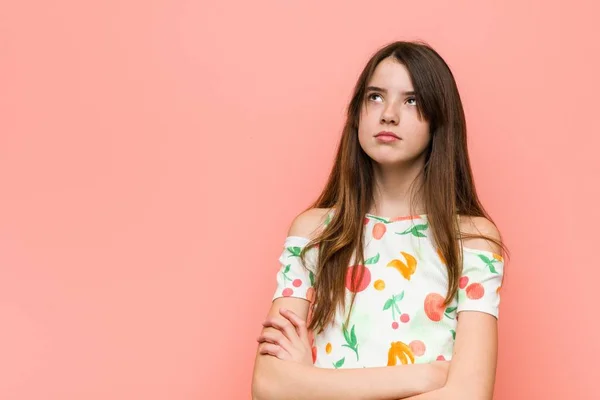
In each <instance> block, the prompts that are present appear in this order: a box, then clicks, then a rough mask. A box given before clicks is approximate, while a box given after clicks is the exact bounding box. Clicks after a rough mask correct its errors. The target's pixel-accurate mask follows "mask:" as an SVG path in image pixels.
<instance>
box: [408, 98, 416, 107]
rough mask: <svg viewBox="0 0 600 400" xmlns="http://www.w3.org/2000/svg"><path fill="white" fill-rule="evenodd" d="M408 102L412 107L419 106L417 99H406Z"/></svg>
mask: <svg viewBox="0 0 600 400" xmlns="http://www.w3.org/2000/svg"><path fill="white" fill-rule="evenodd" d="M406 101H407V102H408V104H410V105H411V106H416V105H417V99H416V98H414V97H409V98H408V99H406Z"/></svg>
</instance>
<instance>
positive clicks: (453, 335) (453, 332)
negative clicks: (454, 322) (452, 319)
mask: <svg viewBox="0 0 600 400" xmlns="http://www.w3.org/2000/svg"><path fill="white" fill-rule="evenodd" d="M450 333H452V340H456V332H455V331H453V330H450Z"/></svg>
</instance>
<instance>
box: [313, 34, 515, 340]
mask: <svg viewBox="0 0 600 400" xmlns="http://www.w3.org/2000/svg"><path fill="white" fill-rule="evenodd" d="M388 57H393V58H394V59H395V60H396V61H398V62H399V63H401V64H403V65H404V66H405V67H406V68H407V70H408V71H409V74H410V76H411V78H412V83H413V86H414V90H415V92H416V93H415V94H416V99H417V106H418V109H419V112H420V113H421V115H422V116H423V117H424V118H425V119H426V120H427V121H428V122H429V126H430V131H431V142H430V145H429V148H428V149H427V150H426V152H427V153H426V162H425V167H424V169H423V171H421V174H422V178H423V180H422V181H423V185H422V186H421V187H418V188H416V191H415V192H414V193H415V195H416V194H417V193H419V194H421V195H422V199H423V205H424V207H425V210H426V213H427V218H428V221H429V225H430V229H431V231H432V233H433V240H434V242H435V245H436V247H437V249H438V250H439V251H440V252H441V255H442V256H443V258H444V259H445V262H446V265H447V268H448V279H449V286H448V293H447V295H446V304H448V303H450V302H451V301H452V299H453V297H454V296H455V295H456V293H457V291H458V281H459V279H460V275H461V272H462V251H461V247H460V246H459V240H460V239H461V238H466V237H483V236H479V235H466V234H461V232H460V230H459V226H458V220H457V218H456V217H457V215H466V216H473V217H485V218H487V219H488V220H490V221H491V218H490V217H489V215H488V214H487V213H486V211H485V210H484V208H483V206H482V204H481V202H480V201H479V198H478V196H477V193H476V191H475V185H474V182H473V174H472V171H471V167H470V163H469V155H468V151H467V136H466V122H465V115H464V111H463V106H462V102H461V99H460V95H459V92H458V89H457V86H456V82H455V80H454V76H453V75H452V72H451V71H450V68H449V67H448V65H447V64H446V62H445V61H444V60H443V59H442V58H441V57H440V55H439V54H438V53H437V52H436V51H435V50H433V49H432V48H431V47H430V46H429V45H427V44H425V43H422V42H394V43H391V44H388V45H387V46H385V47H383V48H381V49H379V50H378V51H377V52H376V53H375V54H373V55H372V57H371V58H370V60H369V61H368V62H367V64H366V66H365V67H364V69H363V71H362V73H361V74H360V77H359V78H358V82H357V83H356V85H355V88H354V93H353V95H352V99H351V101H350V104H349V106H348V109H347V118H346V122H345V125H344V128H343V133H342V138H341V141H340V143H339V146H338V149H337V155H336V158H335V163H334V165H333V168H332V171H331V173H330V175H329V179H328V181H327V184H326V185H325V188H324V189H323V192H322V193H321V194H320V196H319V197H318V198H317V200H316V201H315V202H314V203H313V204H312V205H311V206H310V208H331V209H333V210H334V213H333V216H332V218H331V221H329V223H328V224H327V225H326V226H325V227H324V229H323V231H322V232H321V233H320V234H319V235H318V236H316V237H315V238H314V239H313V240H311V243H309V245H308V246H307V247H306V249H305V251H306V250H308V249H309V248H311V247H313V246H315V245H317V244H318V246H319V253H318V254H319V255H318V260H317V269H316V277H315V294H316V295H315V302H314V307H313V309H312V318H311V321H310V324H309V327H310V328H311V329H316V328H318V329H321V330H322V329H323V328H324V327H325V326H326V325H328V324H329V323H331V322H332V320H333V318H334V316H335V311H336V308H337V307H338V306H339V305H342V307H344V308H345V279H346V274H347V271H348V267H349V264H350V262H351V261H352V262H353V263H354V264H362V263H364V252H363V233H364V224H363V221H364V218H365V214H367V213H368V212H369V210H370V207H371V206H372V204H373V190H374V183H375V182H374V173H373V165H372V160H371V159H370V157H369V156H368V155H367V154H366V153H365V152H364V151H363V150H362V148H361V146H360V143H359V141H358V124H359V119H360V111H361V107H362V106H363V104H364V102H365V101H366V100H365V95H366V93H365V92H366V87H367V84H368V82H369V81H370V79H371V77H372V75H373V73H374V71H375V68H376V67H377V66H378V64H379V63H380V62H381V61H383V60H384V59H386V58H388ZM486 239H489V240H492V241H494V242H495V243H497V244H498V245H500V246H501V247H502V248H504V246H503V244H502V243H501V242H498V241H496V240H494V239H492V238H486ZM304 254H305V252H303V253H302V256H303V257H304ZM357 270H358V268H354V269H353V275H355V274H356V273H357ZM362 272H364V270H362V271H361V273H359V274H362ZM361 278H362V276H352V280H354V279H357V281H360V279H361ZM355 295H356V293H354V294H353V296H352V304H353V303H354V296H355ZM350 312H351V308H350ZM349 315H350V313H348V317H349Z"/></svg>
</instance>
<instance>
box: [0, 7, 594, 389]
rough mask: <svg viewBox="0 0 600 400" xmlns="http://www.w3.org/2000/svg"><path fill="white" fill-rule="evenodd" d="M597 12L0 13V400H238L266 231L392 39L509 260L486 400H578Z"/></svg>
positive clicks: (278, 221) (266, 275) (319, 164)
mask: <svg viewBox="0 0 600 400" xmlns="http://www.w3.org/2000/svg"><path fill="white" fill-rule="evenodd" d="M51 3H54V4H51ZM92 3H95V4H92ZM599 11H600V10H599V7H598V6H597V5H595V4H594V2H592V1H591V0H590V1H584V0H573V1H570V2H563V1H558V0H557V1H519V0H510V1H506V0H505V1H481V0H479V1H452V2H451V1H436V2H427V1H426V2H405V1H389V2H388V1H379V2H366V1H362V2H352V1H328V2H316V1H315V2H311V1H308V2H307V1H282V0H280V1H272V2H269V3H266V2H247V1H218V2H217V1H212V2H208V1H200V2H197V1H173V0H169V1H167V0H154V1H139V0H138V1H134V0H128V1H124V0H110V1H101V2H100V1H97V2H87V1H54V2H49V1H37V2H34V1H28V0H20V1H3V2H2V4H1V6H0V113H1V114H0V187H2V194H1V195H0V321H2V322H1V328H0V398H2V399H6V400H12V399H15V400H17V399H18V400H25V399H27V400H34V399H35V400H41V399H45V400H55V399H56V400H58V399H61V400H64V399H87V400H96V399H115V400H116V399H145V400H155V399H181V400H183V399H248V398H249V397H250V396H249V387H250V379H251V373H252V366H253V360H254V352H255V338H256V336H257V335H258V333H259V332H260V323H261V322H262V319H263V317H264V316H265V314H266V312H267V309H268V307H269V304H270V298H271V295H272V291H273V289H274V287H275V286H274V285H275V273H276V271H277V268H278V265H277V258H278V256H279V252H280V250H281V246H282V243H283V239H284V236H285V233H286V230H287V228H288V225H289V222H290V221H291V219H292V218H293V217H294V216H295V215H296V213H298V212H299V211H300V210H301V209H303V208H304V207H305V206H306V205H307V204H308V202H309V201H310V200H312V199H313V198H314V197H315V195H316V194H317V192H318V190H319V189H320V188H321V186H322V185H323V183H324V179H325V177H326V175H327V173H328V171H329V167H330V165H331V161H332V156H333V151H334V148H335V145H336V143H337V140H338V138H339V134H340V131H341V125H342V122H343V113H344V107H345V106H346V103H347V101H348V100H349V96H350V93H351V89H352V86H353V85H354V82H355V80H356V78H357V76H358V73H359V72H360V70H361V68H362V66H363V64H364V63H365V62H366V60H367V58H368V56H369V55H370V54H371V52H372V51H374V50H375V49H376V48H377V47H379V46H380V45H383V44H384V43H387V42H389V41H391V40H395V39H424V40H427V41H428V42H429V43H431V44H432V45H433V46H434V47H435V48H436V49H437V50H439V52H440V53H441V54H442V55H443V56H444V57H445V58H446V60H447V61H448V62H449V64H450V65H451V67H452V68H453V71H454V72H455V76H456V78H457V81H458V84H459V87H460V89H461V93H462V96H463V99H464V102H465V107H466V112H467V117H468V121H469V128H470V130H469V133H470V143H469V145H470V150H471V154H472V163H473V167H474V170H475V174H476V179H477V184H478V189H479V191H480V194H481V197H482V199H483V201H484V202H485V205H486V206H487V208H488V209H489V211H490V212H491V213H492V215H493V217H494V218H495V219H496V222H497V223H498V225H499V227H500V228H501V230H502V232H503V234H504V235H505V237H506V240H507V243H508V245H509V246H510V249H511V251H512V259H511V262H510V263H509V267H508V275H507V281H506V286H505V290H504V292H503V293H504V296H503V303H502V310H501V324H500V340H501V343H500V360H499V367H498V379H497V390H496V397H495V398H496V399H509V400H519V399H533V398H535V399H564V398H572V399H593V398H597V397H596V396H598V394H597V393H596V394H595V395H594V394H592V392H593V391H596V392H598V389H596V388H597V385H598V381H597V376H598V375H597V367H598V366H597V362H598V358H599V356H600V346H599V344H598V343H599V342H598V328H597V316H598V311H597V307H598V289H597V285H598V281H599V278H600V276H599V273H598V270H599V268H598V264H599V261H598V254H597V253H596V251H595V250H596V249H597V248H598V243H597V236H598V235H597V227H598V223H600V213H599V212H598V202H599V200H600V194H599V188H598V187H599V184H598V181H599V179H598V171H599V170H600V168H599V162H598V158H599V155H598V146H599V145H600V139H599V135H598V133H599V132H598V122H597V118H598V110H597V106H598V100H597V99H598V91H599V85H598V83H599V80H598V78H597V74H598V71H599V70H600V62H599V60H600V58H599V56H598V54H599V53H598V50H600V48H599V47H598V22H597V18H596V17H597V16H598V14H599ZM593 326H595V327H596V328H593ZM593 377H596V380H595V381H594V380H593Z"/></svg>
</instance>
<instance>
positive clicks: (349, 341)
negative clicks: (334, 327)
mask: <svg viewBox="0 0 600 400" xmlns="http://www.w3.org/2000/svg"><path fill="white" fill-rule="evenodd" d="M354 327H355V325H352V329H351V330H350V333H348V329H347V328H346V326H345V325H344V326H343V327H342V328H343V332H344V339H345V340H346V344H343V345H342V347H347V348H349V349H350V350H352V351H354V353H356V361H358V342H357V339H356V333H355V332H354Z"/></svg>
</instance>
